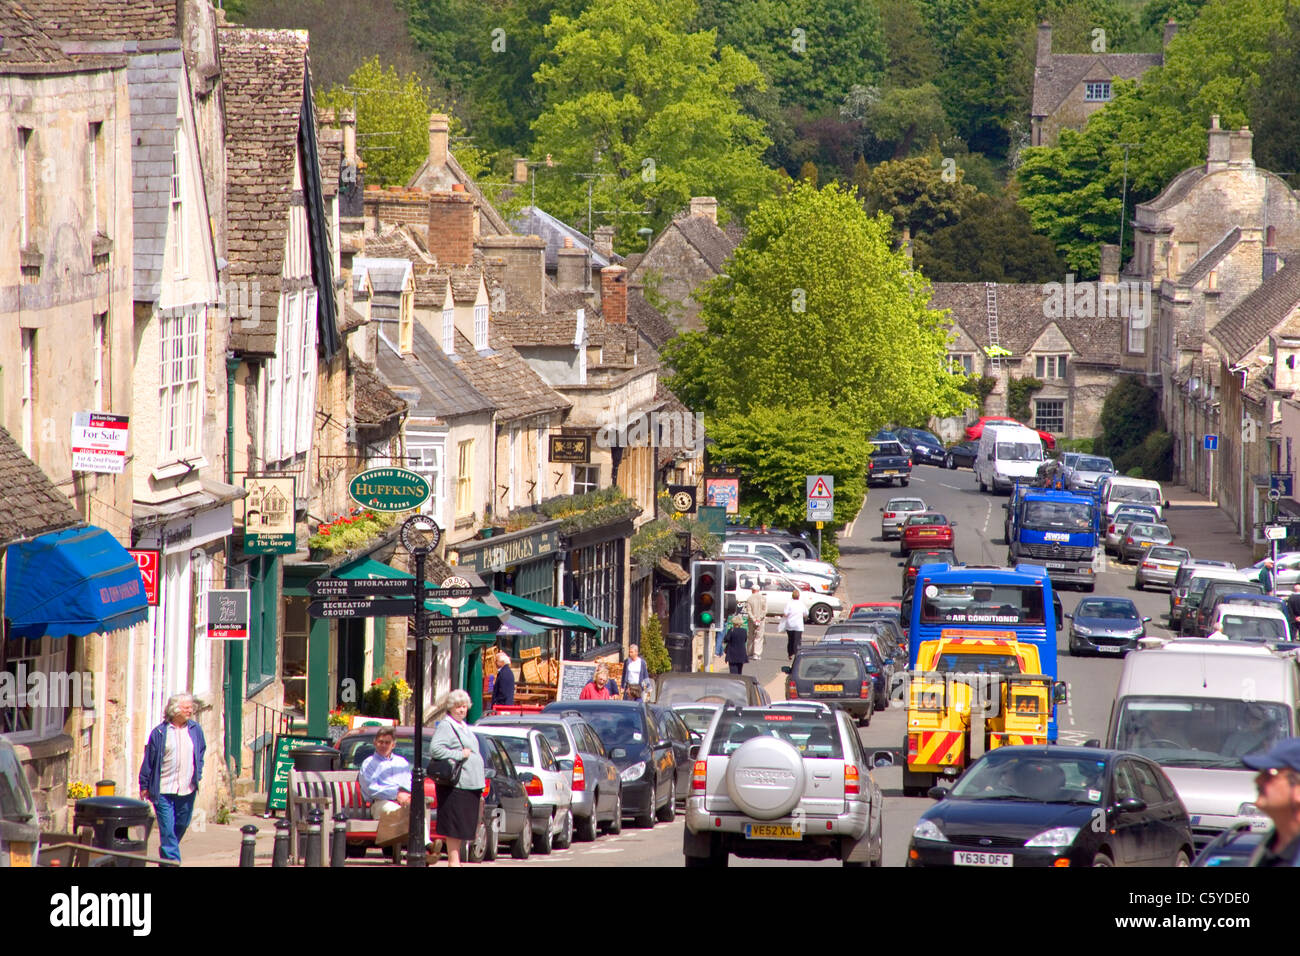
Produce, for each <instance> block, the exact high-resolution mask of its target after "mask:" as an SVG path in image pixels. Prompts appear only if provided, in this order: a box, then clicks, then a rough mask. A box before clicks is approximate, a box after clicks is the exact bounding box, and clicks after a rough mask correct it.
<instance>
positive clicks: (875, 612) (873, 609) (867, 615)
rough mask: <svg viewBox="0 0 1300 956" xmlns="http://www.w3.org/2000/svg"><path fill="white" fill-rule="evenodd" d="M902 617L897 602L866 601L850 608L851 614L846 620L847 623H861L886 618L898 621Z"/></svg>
mask: <svg viewBox="0 0 1300 956" xmlns="http://www.w3.org/2000/svg"><path fill="white" fill-rule="evenodd" d="M900 616H901V610H900V607H899V603H898V602H897V601H866V602H864V603H861V604H854V605H853V606H852V607H850V608H849V613H848V615H847V616H846V617H845V618H844V619H845V620H846V621H859V620H870V619H871V618H877V617H885V618H892V619H893V620H895V621H897V620H899V618H900Z"/></svg>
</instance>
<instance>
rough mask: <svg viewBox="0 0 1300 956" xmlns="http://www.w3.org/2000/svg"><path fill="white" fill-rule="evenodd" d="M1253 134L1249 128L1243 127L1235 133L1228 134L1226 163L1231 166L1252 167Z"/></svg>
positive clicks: (1253, 160) (1253, 163)
mask: <svg viewBox="0 0 1300 956" xmlns="http://www.w3.org/2000/svg"><path fill="white" fill-rule="evenodd" d="M1254 139H1255V134H1254V133H1252V132H1251V131H1250V127H1249V126H1243V127H1242V128H1241V129H1239V130H1237V131H1236V132H1235V133H1229V134H1228V163H1229V165H1232V166H1254V165H1255V159H1254V157H1253V156H1252V155H1251V154H1252V151H1253V145H1254Z"/></svg>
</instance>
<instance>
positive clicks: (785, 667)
mask: <svg viewBox="0 0 1300 956" xmlns="http://www.w3.org/2000/svg"><path fill="white" fill-rule="evenodd" d="M781 673H782V674H788V673H790V667H789V665H788V664H782V665H781Z"/></svg>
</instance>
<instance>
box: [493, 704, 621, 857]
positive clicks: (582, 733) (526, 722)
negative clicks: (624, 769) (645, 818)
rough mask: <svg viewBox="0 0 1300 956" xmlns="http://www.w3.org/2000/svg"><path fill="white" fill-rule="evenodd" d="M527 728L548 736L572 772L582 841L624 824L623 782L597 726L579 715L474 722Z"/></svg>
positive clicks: (578, 833)
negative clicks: (602, 741)
mask: <svg viewBox="0 0 1300 956" xmlns="http://www.w3.org/2000/svg"><path fill="white" fill-rule="evenodd" d="M475 726H476V727H482V728H484V729H489V728H492V727H526V728H531V729H532V730H537V731H540V732H541V733H543V734H545V735H546V740H547V742H548V743H549V744H550V745H551V750H552V752H553V753H554V754H555V759H556V761H557V762H558V763H559V765H560V769H562V770H564V771H566V772H567V773H568V774H569V785H570V790H571V791H572V803H571V807H572V810H573V832H574V836H576V837H577V839H578V840H580V841H582V842H589V841H591V840H594V839H596V833H597V831H598V830H602V829H607V828H608V827H610V826H615V825H619V826H621V823H622V819H623V784H622V781H621V780H619V776H618V767H616V766H615V765H614V761H612V760H610V759H609V754H608V753H606V751H605V745H604V744H603V743H601V741H600V735H599V734H597V733H596V730H595V728H593V727H592V726H591V725H590V724H588V723H587V722H586V721H585V720H583V719H582V717H580V716H579V715H577V714H557V715H554V716H552V715H547V714H518V715H513V714H512V715H497V716H492V717H483V718H481V719H480V720H479V722H478V723H477V724H476V725H475Z"/></svg>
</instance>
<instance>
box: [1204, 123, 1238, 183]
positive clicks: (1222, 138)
mask: <svg viewBox="0 0 1300 956" xmlns="http://www.w3.org/2000/svg"><path fill="white" fill-rule="evenodd" d="M1207 135H1208V137H1209V148H1208V149H1207V151H1206V154H1205V166H1206V168H1207V169H1224V168H1226V167H1227V165H1228V157H1229V146H1228V143H1229V140H1230V138H1231V137H1232V133H1231V132H1230V131H1229V130H1226V129H1222V128H1221V127H1220V126H1219V116H1218V114H1217V113H1216V114H1214V115H1213V116H1211V117H1210V129H1209V133H1208V134H1207Z"/></svg>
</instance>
